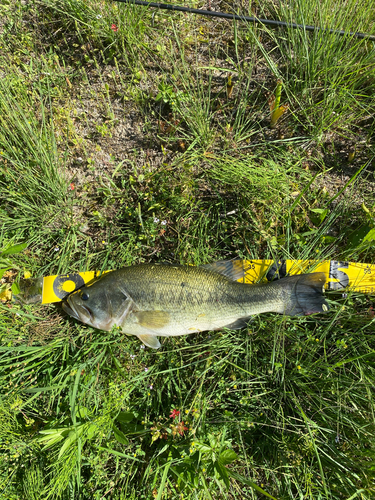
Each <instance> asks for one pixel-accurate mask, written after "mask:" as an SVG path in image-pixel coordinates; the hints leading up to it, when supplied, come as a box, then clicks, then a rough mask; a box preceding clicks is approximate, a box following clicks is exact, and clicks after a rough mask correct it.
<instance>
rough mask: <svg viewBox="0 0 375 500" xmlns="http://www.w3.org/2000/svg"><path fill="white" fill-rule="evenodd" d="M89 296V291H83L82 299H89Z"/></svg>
mask: <svg viewBox="0 0 375 500" xmlns="http://www.w3.org/2000/svg"><path fill="white" fill-rule="evenodd" d="M88 298H89V294H88V293H85V292H83V293H82V294H81V299H82V300H88Z"/></svg>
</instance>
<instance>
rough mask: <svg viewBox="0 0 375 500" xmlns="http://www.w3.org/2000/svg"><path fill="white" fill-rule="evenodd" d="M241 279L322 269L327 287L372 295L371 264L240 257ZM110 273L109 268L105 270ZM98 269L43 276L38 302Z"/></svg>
mask: <svg viewBox="0 0 375 500" xmlns="http://www.w3.org/2000/svg"><path fill="white" fill-rule="evenodd" d="M243 266H244V269H245V282H246V283H258V282H259V281H262V280H263V281H267V280H272V279H273V278H277V277H280V278H283V277H284V276H286V275H288V274H303V273H308V272H310V273H311V272H323V273H324V274H325V275H326V277H327V283H326V289H327V290H340V291H345V292H347V291H356V292H362V293H369V294H372V293H373V294H375V264H362V263H358V262H342V261H337V260H326V261H323V262H318V261H313V260H280V261H274V260H244V261H243ZM105 272H110V271H105ZM99 275H100V272H99V271H87V272H82V273H68V274H60V275H56V276H47V277H45V278H44V279H43V293H42V304H50V303H51V302H60V301H61V300H63V299H64V298H65V297H66V296H67V295H69V294H70V293H71V292H73V291H74V290H77V289H78V288H80V287H81V286H83V285H85V284H86V283H88V282H89V281H91V280H93V279H95V278H97V277H99Z"/></svg>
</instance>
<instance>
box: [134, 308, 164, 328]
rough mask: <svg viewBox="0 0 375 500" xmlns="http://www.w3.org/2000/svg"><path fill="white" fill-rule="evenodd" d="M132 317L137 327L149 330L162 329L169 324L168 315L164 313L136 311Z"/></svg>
mask: <svg viewBox="0 0 375 500" xmlns="http://www.w3.org/2000/svg"><path fill="white" fill-rule="evenodd" d="M134 316H135V317H136V318H137V322H138V324H139V325H141V326H143V327H144V328H149V329H150V330H157V329H159V328H163V327H164V326H166V325H167V324H168V323H169V314H168V313H167V312H165V311H138V312H135V313H134Z"/></svg>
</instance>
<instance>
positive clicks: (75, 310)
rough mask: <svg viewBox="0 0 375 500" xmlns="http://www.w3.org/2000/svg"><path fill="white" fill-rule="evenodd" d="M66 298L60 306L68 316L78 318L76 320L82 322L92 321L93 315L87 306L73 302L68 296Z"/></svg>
mask: <svg viewBox="0 0 375 500" xmlns="http://www.w3.org/2000/svg"><path fill="white" fill-rule="evenodd" d="M66 300H67V301H66V302H63V303H62V308H63V309H64V311H65V312H66V313H67V314H69V316H72V318H75V319H78V321H82V323H88V324H90V323H91V324H92V323H93V321H94V316H93V314H92V312H91V311H90V309H89V308H88V307H86V306H83V305H82V304H74V303H73V301H72V300H71V298H70V297H68V298H67V299H66Z"/></svg>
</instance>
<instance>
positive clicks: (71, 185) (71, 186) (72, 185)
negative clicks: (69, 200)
mask: <svg viewBox="0 0 375 500" xmlns="http://www.w3.org/2000/svg"><path fill="white" fill-rule="evenodd" d="M69 187H70V189H71V191H74V187H75V186H74V184H73V182H71V183H70V186H69Z"/></svg>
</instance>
